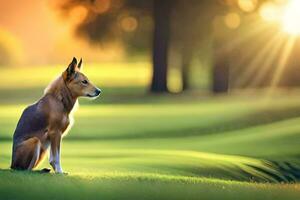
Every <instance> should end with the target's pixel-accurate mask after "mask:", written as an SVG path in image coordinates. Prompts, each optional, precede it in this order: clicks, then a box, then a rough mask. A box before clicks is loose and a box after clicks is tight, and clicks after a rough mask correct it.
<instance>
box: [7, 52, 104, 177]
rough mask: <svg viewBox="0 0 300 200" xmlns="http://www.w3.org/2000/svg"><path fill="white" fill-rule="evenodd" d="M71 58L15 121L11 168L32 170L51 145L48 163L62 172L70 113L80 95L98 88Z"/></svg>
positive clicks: (94, 94)
mask: <svg viewBox="0 0 300 200" xmlns="http://www.w3.org/2000/svg"><path fill="white" fill-rule="evenodd" d="M81 64H82V60H81V59H80V62H79V63H78V65H77V60H76V58H73V60H72V62H71V63H70V64H69V66H68V68H67V69H66V70H65V71H64V72H63V73H62V75H61V76H59V77H58V78H57V79H56V80H55V81H53V82H52V83H51V84H50V85H49V86H48V88H47V89H46V90H45V93H44V95H43V97H42V98H41V99H40V100H39V101H38V102H36V103H35V104H33V105H30V106H28V107H27V108H26V109H25V110H24V111H23V114H22V116H21V118H20V120H19V122H18V124H17V127H16V130H15V132H14V137H13V149H12V162H11V168H12V169H18V170H32V169H33V168H35V167H36V166H37V165H38V164H39V163H40V162H41V160H42V159H43V157H44V155H45V154H46V152H47V149H48V147H49V146H50V160H49V162H50V165H51V166H52V168H53V170H54V171H55V172H56V173H63V170H62V167H61V164H60V146H61V139H62V136H63V135H64V133H66V132H67V131H66V130H67V128H68V127H69V126H70V120H71V119H70V117H69V115H70V113H71V111H72V110H73V108H74V105H75V104H76V102H77V98H78V97H80V96H86V97H97V96H99V94H100V92H101V90H100V89H98V88H97V87H95V86H94V85H93V84H91V83H90V82H89V81H88V79H87V77H86V76H85V75H84V74H82V73H81V72H80V68H81Z"/></svg>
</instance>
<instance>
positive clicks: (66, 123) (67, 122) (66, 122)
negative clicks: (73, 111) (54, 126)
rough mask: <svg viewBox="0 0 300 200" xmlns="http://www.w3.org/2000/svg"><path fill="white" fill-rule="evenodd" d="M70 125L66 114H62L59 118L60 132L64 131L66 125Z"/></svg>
mask: <svg viewBox="0 0 300 200" xmlns="http://www.w3.org/2000/svg"><path fill="white" fill-rule="evenodd" d="M69 125H70V119H69V116H68V115H64V116H63V117H62V120H61V127H62V133H64V132H65V131H66V129H67V128H68V126H69Z"/></svg>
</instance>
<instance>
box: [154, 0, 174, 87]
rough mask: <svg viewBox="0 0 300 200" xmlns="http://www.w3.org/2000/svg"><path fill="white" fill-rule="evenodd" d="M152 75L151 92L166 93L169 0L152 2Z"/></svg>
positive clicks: (170, 4) (170, 3)
mask: <svg viewBox="0 0 300 200" xmlns="http://www.w3.org/2000/svg"><path fill="white" fill-rule="evenodd" d="M153 3H154V11H153V14H154V35H153V74H152V83H151V88H150V90H151V92H168V88H167V75H168V74H167V71H168V49H169V40H170V15H171V6H172V2H171V1H170V0H163V1H161V0H154V1H153Z"/></svg>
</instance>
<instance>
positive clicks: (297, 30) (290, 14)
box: [282, 0, 300, 35]
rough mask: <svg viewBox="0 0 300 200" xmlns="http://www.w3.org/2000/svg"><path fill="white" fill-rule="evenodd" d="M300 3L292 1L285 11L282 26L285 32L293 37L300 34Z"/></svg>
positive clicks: (295, 0)
mask: <svg viewBox="0 0 300 200" xmlns="http://www.w3.org/2000/svg"><path fill="white" fill-rule="evenodd" d="M299 8H300V1H299V0H291V1H290V2H289V4H288V5H287V7H286V8H285V10H284V14H283V18H282V26H283V29H284V31H285V32H287V33H289V34H292V35H299V34H300V20H299V19H300V12H299Z"/></svg>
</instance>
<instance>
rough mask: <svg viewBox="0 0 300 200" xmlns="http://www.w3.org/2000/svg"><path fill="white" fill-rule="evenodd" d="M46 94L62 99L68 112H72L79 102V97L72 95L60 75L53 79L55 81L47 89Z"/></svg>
mask: <svg viewBox="0 0 300 200" xmlns="http://www.w3.org/2000/svg"><path fill="white" fill-rule="evenodd" d="M45 94H51V95H53V96H54V97H55V98H56V99H58V100H59V101H61V103H62V104H63V107H64V110H65V111H66V113H67V114H70V112H71V111H72V109H73V108H74V105H75V104H76V102H77V97H75V96H74V95H72V93H71V91H70V89H69V88H68V86H67V84H66V82H65V80H64V79H63V77H59V78H58V79H56V80H55V81H53V83H51V84H50V86H49V87H48V88H47V89H46V90H45Z"/></svg>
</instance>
